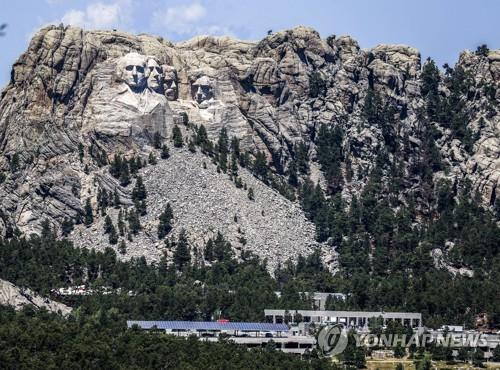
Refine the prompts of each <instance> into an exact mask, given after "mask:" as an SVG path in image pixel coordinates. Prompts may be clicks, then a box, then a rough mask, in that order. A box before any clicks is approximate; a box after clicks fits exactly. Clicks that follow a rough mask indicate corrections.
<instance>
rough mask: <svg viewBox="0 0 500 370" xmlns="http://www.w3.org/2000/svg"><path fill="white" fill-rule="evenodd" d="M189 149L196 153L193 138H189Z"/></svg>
mask: <svg viewBox="0 0 500 370" xmlns="http://www.w3.org/2000/svg"><path fill="white" fill-rule="evenodd" d="M188 149H189V151H190V152H191V153H196V146H195V145H194V141H193V140H189V144H188Z"/></svg>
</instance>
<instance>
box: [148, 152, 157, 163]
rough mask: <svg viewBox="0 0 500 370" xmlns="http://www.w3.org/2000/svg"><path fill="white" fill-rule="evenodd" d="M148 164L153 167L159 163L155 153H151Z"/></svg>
mask: <svg viewBox="0 0 500 370" xmlns="http://www.w3.org/2000/svg"><path fill="white" fill-rule="evenodd" d="M148 162H149V164H150V165H153V166H154V165H155V164H157V163H158V161H157V160H156V156H155V155H154V153H153V152H151V153H149V157H148Z"/></svg>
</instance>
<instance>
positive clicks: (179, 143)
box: [172, 125, 184, 148]
mask: <svg viewBox="0 0 500 370" xmlns="http://www.w3.org/2000/svg"><path fill="white" fill-rule="evenodd" d="M172 140H173V141H174V146H175V147H176V148H182V147H183V146H184V140H183V139H182V132H181V129H180V128H179V126H177V125H175V126H174V128H173V129H172Z"/></svg>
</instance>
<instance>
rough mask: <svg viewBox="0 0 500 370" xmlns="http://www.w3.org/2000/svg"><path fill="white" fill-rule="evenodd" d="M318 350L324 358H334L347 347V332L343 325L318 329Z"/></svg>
mask: <svg viewBox="0 0 500 370" xmlns="http://www.w3.org/2000/svg"><path fill="white" fill-rule="evenodd" d="M316 341H317V344H318V348H319V350H320V351H321V352H322V353H323V355H325V356H335V355H338V354H340V353H342V352H344V350H345V349H346V347H347V342H348V338H347V331H346V330H345V329H344V327H343V325H340V324H335V325H327V326H324V327H322V328H321V329H320V331H319V332H318V335H317V337H316Z"/></svg>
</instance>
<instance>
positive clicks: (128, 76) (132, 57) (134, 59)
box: [117, 53, 146, 90]
mask: <svg viewBox="0 0 500 370" xmlns="http://www.w3.org/2000/svg"><path fill="white" fill-rule="evenodd" d="M117 73H118V75H119V77H120V78H121V80H122V81H123V82H125V83H126V84H127V85H128V86H130V88H131V89H133V90H138V89H141V88H143V87H144V86H145V85H146V58H145V57H144V56H142V55H140V54H137V53H129V54H127V55H125V56H123V57H122V58H121V59H120V61H119V62H118V71H117Z"/></svg>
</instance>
